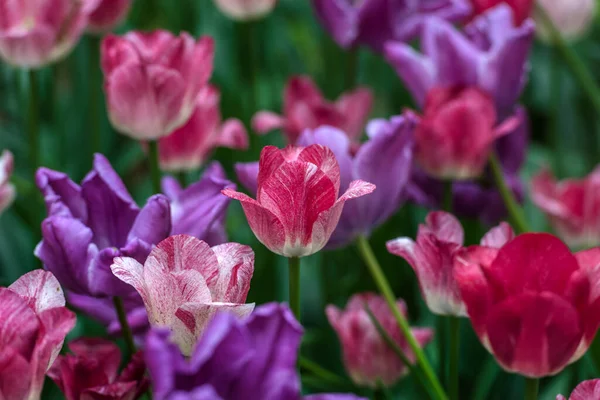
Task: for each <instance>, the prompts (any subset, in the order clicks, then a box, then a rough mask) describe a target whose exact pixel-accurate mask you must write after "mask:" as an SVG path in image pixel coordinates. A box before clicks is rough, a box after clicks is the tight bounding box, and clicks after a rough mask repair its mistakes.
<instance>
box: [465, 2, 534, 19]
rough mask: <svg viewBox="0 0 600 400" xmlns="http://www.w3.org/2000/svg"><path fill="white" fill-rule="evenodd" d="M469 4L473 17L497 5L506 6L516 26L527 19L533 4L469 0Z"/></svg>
mask: <svg viewBox="0 0 600 400" xmlns="http://www.w3.org/2000/svg"><path fill="white" fill-rule="evenodd" d="M471 3H472V4H473V15H480V14H483V13H485V12H486V11H487V10H489V9H490V8H494V7H495V6H497V5H498V4H507V5H508V6H509V7H510V8H511V10H512V12H513V18H514V21H515V23H516V24H517V25H521V24H522V23H523V21H525V20H526V19H527V18H529V16H530V14H531V11H532V9H533V4H534V2H533V0H471Z"/></svg>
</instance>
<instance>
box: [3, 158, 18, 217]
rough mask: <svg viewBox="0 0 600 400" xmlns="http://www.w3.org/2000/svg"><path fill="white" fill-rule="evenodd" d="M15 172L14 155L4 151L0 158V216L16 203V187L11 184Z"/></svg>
mask: <svg viewBox="0 0 600 400" xmlns="http://www.w3.org/2000/svg"><path fill="white" fill-rule="evenodd" d="M12 171H13V155H12V153H11V152H10V151H8V150H4V151H3V152H2V155H1V156H0V214H2V211H4V210H6V209H7V208H8V207H9V206H10V205H11V204H12V202H13V201H14V199H15V195H16V190H15V186H14V185H13V184H12V183H10V182H9V179H10V176H11V175H12Z"/></svg>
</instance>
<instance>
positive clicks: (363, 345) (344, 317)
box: [326, 293, 433, 387]
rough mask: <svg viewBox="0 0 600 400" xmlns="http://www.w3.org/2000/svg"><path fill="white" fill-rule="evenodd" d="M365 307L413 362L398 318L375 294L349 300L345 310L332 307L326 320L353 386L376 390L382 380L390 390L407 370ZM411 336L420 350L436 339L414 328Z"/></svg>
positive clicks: (400, 304) (401, 304)
mask: <svg viewBox="0 0 600 400" xmlns="http://www.w3.org/2000/svg"><path fill="white" fill-rule="evenodd" d="M396 304H397V305H398V307H399V308H400V310H401V312H402V314H404V316H405V317H407V310H406V304H405V303H404V301H403V300H398V302H397V303H396ZM365 306H368V307H369V309H370V310H371V312H372V313H373V315H374V316H375V318H376V319H377V321H378V322H379V323H380V324H381V326H382V327H383V328H384V329H385V330H386V332H387V333H388V334H389V335H390V336H391V337H392V339H394V342H396V344H398V346H400V348H401V349H402V351H403V352H404V354H405V355H406V356H407V358H408V359H409V360H410V361H411V362H414V360H415V356H414V354H413V353H412V351H411V350H410V347H409V345H408V342H407V341H406V338H405V336H404V335H403V334H402V332H401V331H400V328H399V327H398V323H397V322H396V318H395V317H394V315H393V314H392V311H391V310H390V308H389V306H388V305H387V303H386V301H385V299H384V298H383V297H381V296H377V295H375V294H373V293H362V294H356V295H354V296H352V297H351V298H350V301H349V302H348V304H347V305H346V308H345V309H344V310H340V309H339V308H337V307H335V306H333V305H329V306H327V309H326V314H327V319H328V320H329V323H330V324H331V326H332V327H333V329H335V331H336V332H337V335H338V337H339V340H340V342H341V344H342V350H343V353H344V365H345V367H346V371H348V374H349V375H350V377H351V378H352V380H353V381H354V383H356V384H357V385H365V386H371V387H375V386H376V385H377V382H378V381H379V380H381V381H382V382H383V384H384V385H386V386H391V385H393V384H394V383H395V382H396V381H397V380H398V379H399V378H401V377H402V376H403V375H405V374H407V373H408V368H407V366H406V365H405V364H404V363H402V361H400V359H399V358H398V356H397V355H396V353H394V352H393V351H391V349H390V347H389V345H388V344H387V343H386V342H385V340H383V338H382V337H381V335H380V334H379V332H378V331H377V328H376V327H375V325H374V324H373V323H372V322H371V319H370V317H369V314H368V313H367V311H366V310H365ZM412 333H413V335H414V336H415V339H416V340H417V342H418V343H419V345H420V346H421V347H423V346H425V345H426V344H427V343H429V342H430V341H431V339H432V338H433V331H432V330H431V329H427V328H414V329H412Z"/></svg>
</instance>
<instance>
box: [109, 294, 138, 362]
mask: <svg viewBox="0 0 600 400" xmlns="http://www.w3.org/2000/svg"><path fill="white" fill-rule="evenodd" d="M113 303H114V305H115V310H117V316H118V317H119V323H120V324H121V332H122V333H123V338H124V339H125V345H126V346H127V352H128V353H129V354H128V355H127V360H126V361H129V359H130V358H131V356H132V355H133V354H134V353H135V343H134V342H133V334H132V333H131V327H130V326H129V323H128V322H127V314H126V313H125V306H124V305H123V299H121V298H120V297H117V296H115V297H113Z"/></svg>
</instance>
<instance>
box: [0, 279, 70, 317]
mask: <svg viewBox="0 0 600 400" xmlns="http://www.w3.org/2000/svg"><path fill="white" fill-rule="evenodd" d="M8 288H9V289H10V290H12V291H13V292H15V293H17V294H18V295H19V296H21V297H22V298H23V299H24V300H25V301H26V302H27V303H28V305H29V307H31V308H32V309H33V310H34V311H35V313H36V314H39V313H41V312H42V311H45V310H48V309H50V308H55V307H64V305H65V295H64V293H63V290H62V288H61V287H60V283H58V280H57V279H56V278H55V277H54V275H53V274H52V272H49V271H44V270H41V269H38V270H35V271H31V272H28V273H27V274H25V275H23V276H21V277H20V278H19V279H18V280H17V281H16V282H14V283H13V284H12V285H10V286H9V287H8Z"/></svg>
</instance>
